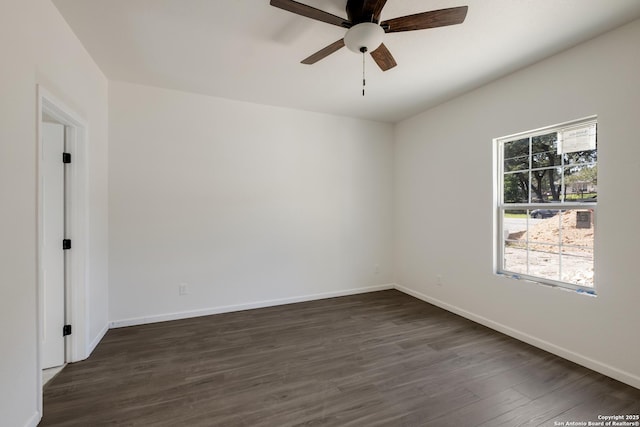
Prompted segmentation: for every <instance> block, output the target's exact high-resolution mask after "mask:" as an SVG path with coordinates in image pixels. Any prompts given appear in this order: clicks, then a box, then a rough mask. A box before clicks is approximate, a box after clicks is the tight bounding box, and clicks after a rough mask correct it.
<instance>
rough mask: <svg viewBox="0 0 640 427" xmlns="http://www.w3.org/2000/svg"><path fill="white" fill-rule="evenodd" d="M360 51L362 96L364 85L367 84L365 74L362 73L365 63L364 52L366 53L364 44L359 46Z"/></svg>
mask: <svg viewBox="0 0 640 427" xmlns="http://www.w3.org/2000/svg"><path fill="white" fill-rule="evenodd" d="M360 52H362V96H364V87H365V85H366V84H367V81H366V79H365V74H364V64H365V60H364V54H365V53H367V48H366V47H364V46H363V47H361V48H360Z"/></svg>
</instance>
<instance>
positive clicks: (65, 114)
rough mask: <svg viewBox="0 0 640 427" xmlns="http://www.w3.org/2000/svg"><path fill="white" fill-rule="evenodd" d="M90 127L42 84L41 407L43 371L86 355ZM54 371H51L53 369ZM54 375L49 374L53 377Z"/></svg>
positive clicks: (39, 124)
mask: <svg viewBox="0 0 640 427" xmlns="http://www.w3.org/2000/svg"><path fill="white" fill-rule="evenodd" d="M86 134H87V126H86V124H85V122H84V120H83V119H81V118H80V117H79V116H78V115H77V114H76V113H75V112H74V111H73V110H71V109H70V108H68V107H67V106H66V105H65V104H63V103H62V102H61V101H59V100H58V99H57V98H56V97H55V96H53V95H52V94H51V93H50V92H48V91H47V90H46V89H44V88H42V87H41V86H38V107H37V147H38V158H37V165H38V166H37V171H38V172H37V173H38V177H37V179H38V180H37V183H38V213H37V217H38V224H37V228H38V233H37V235H38V255H37V256H38V261H37V267H38V289H37V305H38V307H37V308H38V310H37V313H38V322H37V327H38V336H37V349H38V355H37V371H38V372H37V375H38V378H39V379H40V381H39V382H38V396H39V402H38V404H39V410H40V413H41V414H42V387H43V385H44V383H45V380H46V379H47V378H46V376H45V378H43V369H45V368H53V369H54V372H55V371H59V370H60V369H61V368H62V367H64V365H65V364H66V363H69V362H75V361H78V360H82V359H84V358H86V353H87V348H86V338H85V336H86V333H85V331H86V327H85V326H86V313H85V309H86V304H85V296H86V289H85V285H86V283H85V277H86V265H85V260H86V250H87V237H88V234H87V228H86V224H87V220H86V217H87V215H86V212H87V201H88V197H87V178H86V177H87V164H86V151H87V147H86V141H87V137H86ZM50 372H51V371H49V373H50ZM49 376H50V375H49Z"/></svg>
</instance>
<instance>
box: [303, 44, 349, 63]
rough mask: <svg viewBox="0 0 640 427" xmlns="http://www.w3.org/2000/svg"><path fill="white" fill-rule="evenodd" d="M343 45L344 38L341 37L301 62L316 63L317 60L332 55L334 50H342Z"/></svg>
mask: <svg viewBox="0 0 640 427" xmlns="http://www.w3.org/2000/svg"><path fill="white" fill-rule="evenodd" d="M343 47H344V39H340V40H338V41H337V42H334V43H331V44H330V45H329V46H327V47H325V48H324V49H320V50H319V51H317V52H316V53H314V54H313V55H311V56H310V57H308V58H305V59H303V60H302V61H300V62H301V63H302V64H307V65H311V64H315V63H316V62H318V61H320V60H321V59H324V58H326V57H327V56H329V55H331V54H332V53H333V52H335V51H337V50H340V49H341V48H343Z"/></svg>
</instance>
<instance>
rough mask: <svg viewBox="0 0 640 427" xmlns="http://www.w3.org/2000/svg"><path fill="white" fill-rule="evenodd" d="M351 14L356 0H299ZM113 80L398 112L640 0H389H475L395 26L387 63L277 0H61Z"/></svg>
mask: <svg viewBox="0 0 640 427" xmlns="http://www.w3.org/2000/svg"><path fill="white" fill-rule="evenodd" d="M299 1H301V2H302V3H305V4H308V5H310V6H314V7H317V8H319V9H322V10H325V11H327V12H330V13H333V14H335V15H339V16H344V17H346V13H345V12H344V7H345V4H346V0H299ZM53 2H54V4H55V5H56V6H57V7H58V9H59V10H60V12H61V13H62V15H63V16H64V17H65V19H66V20H67V22H68V23H69V24H70V26H71V28H72V29H73V30H74V31H75V33H76V34H77V36H78V37H79V39H80V40H81V41H82V43H83V44H84V46H85V47H86V49H87V50H88V51H89V53H90V54H91V55H92V57H93V58H94V60H95V61H96V62H97V64H98V66H100V68H101V69H102V70H103V72H104V73H105V74H106V76H107V77H108V78H109V79H111V80H120V81H128V82H133V83H140V84H144V85H151V86H158V87H164V88H169V89H177V90H182V91H188V92H195V93H200V94H206V95H213V96H219V97H224V98H230V99H236V100H242V101H249V102H254V103H259V104H268V105H276V106H283V107H291V108H297V109H303V110H310V111H318V112H325V113H331V114H339V115H346V116H352V117H360V118H367V119H372V120H378V121H385V122H396V121H399V120H401V119H403V118H406V117H409V116H411V115H413V114H416V113H418V112H420V111H422V110H425V109H426V108H428V107H431V106H433V105H436V104H438V103H440V102H442V101H444V100H446V99H449V98H452V97H454V96H456V95H458V94H461V93H463V92H466V91H468V90H470V89H473V88H475V87H478V86H480V85H482V84H484V83H487V82H489V81H491V80H494V79H496V78H498V77H500V76H503V75H505V74H508V73H510V72H512V71H515V70H517V69H519V68H522V67H523V66H526V65H529V64H531V63H534V62H536V61H538V60H540V59H542V58H544V57H546V56H549V55H552V54H554V53H557V52H560V51H562V50H564V49H566V48H568V47H570V46H573V45H575V44H577V43H579V42H581V41H584V40H587V39H589V38H591V37H594V36H596V35H598V34H600V33H603V32H605V31H607V30H610V29H612V28H615V27H617V26H619V25H621V24H624V23H626V22H630V21H632V20H634V19H636V18H638V17H640V1H639V0H428V1H427V0H388V2H387V5H386V6H385V8H384V10H383V13H382V19H389V18H394V17H397V16H404V15H408V14H413V13H417V12H423V11H427V10H435V9H442V8H447V7H455V6H463V5H468V6H469V12H468V14H467V19H466V21H465V22H464V23H463V24H461V25H454V26H450V27H443V28H438V29H429V30H422V31H413V32H405V33H395V34H387V35H386V36H385V40H384V43H385V45H386V46H387V47H388V48H389V50H390V51H391V52H392V54H393V55H394V57H395V59H396V61H397V62H398V66H397V67H396V68H393V69H391V70H389V71H387V72H384V73H383V72H382V71H380V69H379V68H378V67H377V66H376V64H375V63H374V62H373V60H372V59H371V58H370V57H367V61H366V68H367V93H366V96H365V97H363V96H362V93H361V78H362V57H361V56H360V55H359V54H356V53H353V52H350V51H349V50H347V49H346V48H343V49H341V50H339V51H338V52H336V53H334V54H333V55H331V56H329V57H327V58H325V59H323V60H322V61H320V62H318V63H316V64H315V65H302V64H300V61H301V60H302V59H304V58H306V57H307V56H309V55H310V54H312V53H314V52H316V51H318V50H320V49H321V48H323V47H324V46H326V45H328V44H330V43H333V42H334V41H336V40H338V39H340V38H342V37H343V35H344V33H345V30H344V29H342V28H340V27H336V26H333V25H329V24H325V23H322V22H316V21H313V20H310V19H308V18H305V17H302V16H298V15H294V14H292V13H289V12H286V11H284V10H281V9H277V8H275V7H272V6H270V5H269V0H53Z"/></svg>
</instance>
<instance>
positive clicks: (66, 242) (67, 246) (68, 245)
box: [62, 239, 71, 250]
mask: <svg viewBox="0 0 640 427" xmlns="http://www.w3.org/2000/svg"><path fill="white" fill-rule="evenodd" d="M62 249H64V250H67V249H71V239H64V240H63V241H62Z"/></svg>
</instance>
